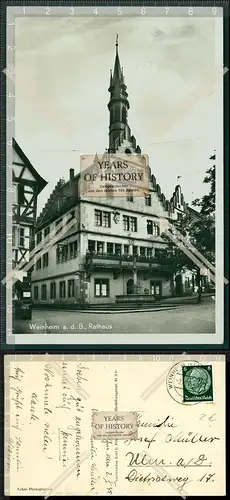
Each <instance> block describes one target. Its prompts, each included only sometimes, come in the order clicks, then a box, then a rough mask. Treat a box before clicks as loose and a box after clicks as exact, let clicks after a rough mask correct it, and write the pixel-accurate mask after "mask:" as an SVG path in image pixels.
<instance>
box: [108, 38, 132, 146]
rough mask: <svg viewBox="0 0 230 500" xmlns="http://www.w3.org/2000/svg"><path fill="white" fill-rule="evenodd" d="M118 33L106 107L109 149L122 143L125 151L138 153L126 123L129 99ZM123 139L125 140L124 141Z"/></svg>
mask: <svg viewBox="0 0 230 500" xmlns="http://www.w3.org/2000/svg"><path fill="white" fill-rule="evenodd" d="M118 48H119V47H118V34H117V35H116V42H115V62H114V70H113V73H112V72H111V71H110V85H109V92H110V101H109V103H108V109H109V113H110V125H109V149H108V151H109V152H111V153H113V152H116V151H117V150H118V148H120V147H121V146H122V144H124V147H125V152H126V151H128V152H129V153H127V154H130V153H131V152H136V153H138V154H139V150H140V148H139V146H136V140H135V137H134V136H132V135H131V130H130V127H129V125H128V110H129V101H128V93H127V87H126V85H125V82H124V73H123V68H121V64H120V58H119V51H118ZM124 141H125V142H124ZM122 147H123V146H122Z"/></svg>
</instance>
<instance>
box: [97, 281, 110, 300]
mask: <svg viewBox="0 0 230 500" xmlns="http://www.w3.org/2000/svg"><path fill="white" fill-rule="evenodd" d="M94 295H95V297H109V280H108V279H95V280H94Z"/></svg>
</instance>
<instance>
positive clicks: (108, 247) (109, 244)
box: [107, 243, 113, 254]
mask: <svg viewBox="0 0 230 500" xmlns="http://www.w3.org/2000/svg"><path fill="white" fill-rule="evenodd" d="M107 253H109V254H112V253H113V243H107Z"/></svg>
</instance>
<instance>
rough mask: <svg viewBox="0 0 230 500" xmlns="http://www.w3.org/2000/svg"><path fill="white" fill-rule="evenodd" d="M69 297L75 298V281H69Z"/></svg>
mask: <svg viewBox="0 0 230 500" xmlns="http://www.w3.org/2000/svg"><path fill="white" fill-rule="evenodd" d="M68 297H74V280H68Z"/></svg>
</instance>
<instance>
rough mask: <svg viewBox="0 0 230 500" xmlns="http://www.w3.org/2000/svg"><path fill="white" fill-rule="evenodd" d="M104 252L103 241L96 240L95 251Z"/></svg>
mask: <svg viewBox="0 0 230 500" xmlns="http://www.w3.org/2000/svg"><path fill="white" fill-rule="evenodd" d="M103 252H104V243H103V241H98V242H97V253H103Z"/></svg>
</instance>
